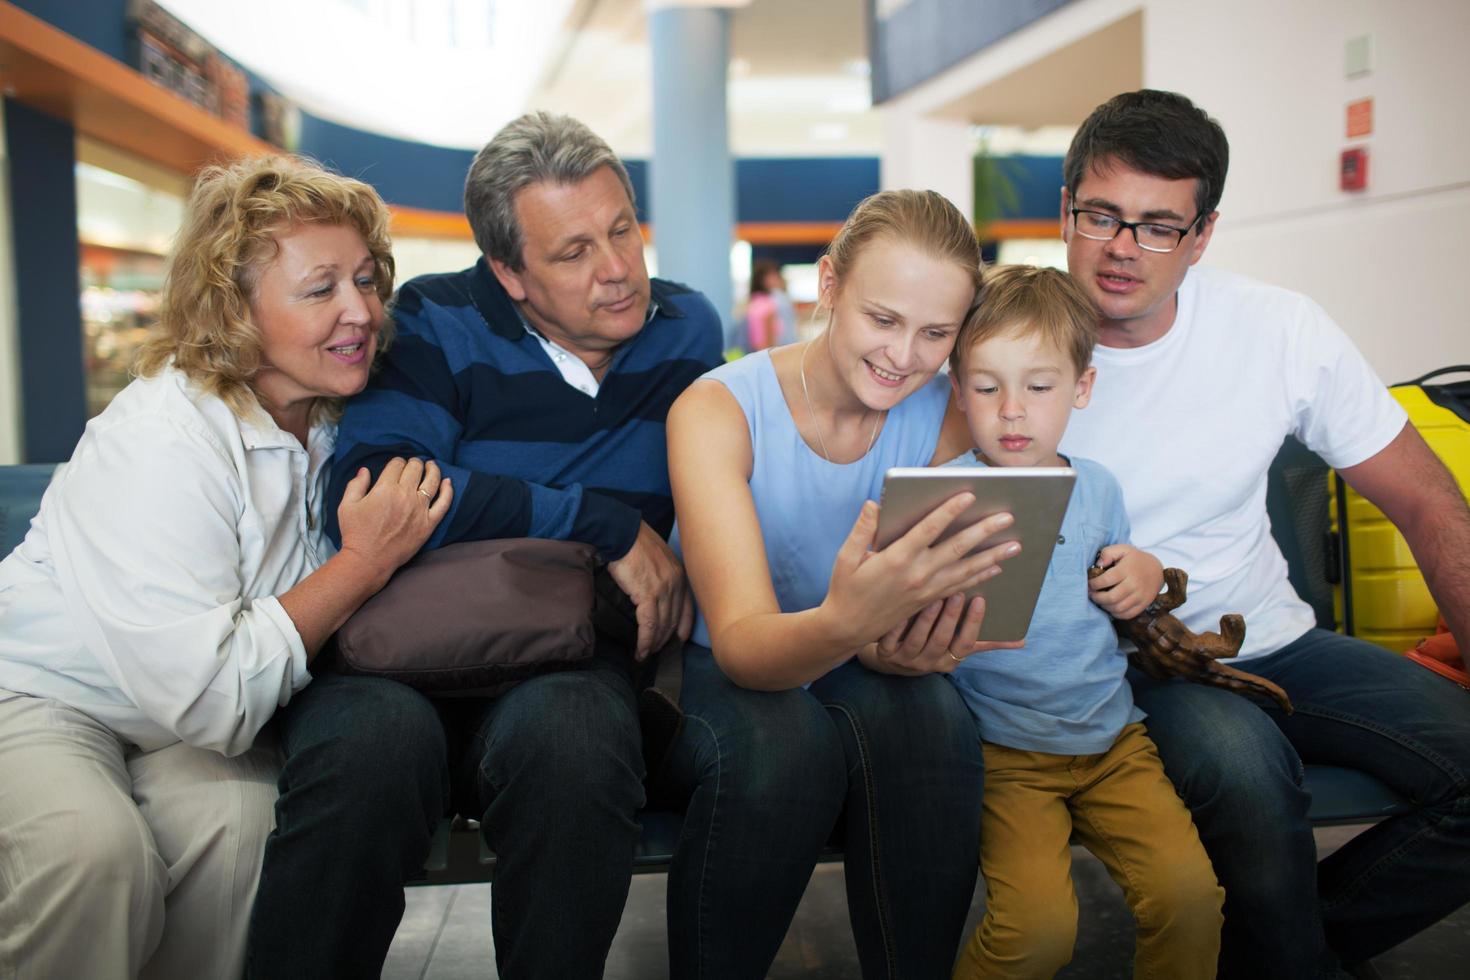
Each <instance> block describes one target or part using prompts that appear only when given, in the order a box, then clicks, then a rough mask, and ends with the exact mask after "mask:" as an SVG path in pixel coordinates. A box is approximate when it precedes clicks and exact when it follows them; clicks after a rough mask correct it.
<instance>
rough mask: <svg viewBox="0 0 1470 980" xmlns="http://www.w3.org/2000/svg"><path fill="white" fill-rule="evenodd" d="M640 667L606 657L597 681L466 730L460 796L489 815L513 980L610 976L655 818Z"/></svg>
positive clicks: (538, 688)
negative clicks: (649, 803)
mask: <svg viewBox="0 0 1470 980" xmlns="http://www.w3.org/2000/svg"><path fill="white" fill-rule="evenodd" d="M628 662H629V661H628V658H627V656H626V655H624V654H621V653H618V654H611V653H609V654H601V653H600V654H599V656H598V658H597V659H596V660H595V661H594V662H593V666H592V667H590V668H588V669H586V670H569V671H565V672H563V673H556V674H545V675H543V676H541V677H536V678H532V679H531V680H528V681H525V682H523V683H521V684H519V685H517V686H516V687H514V688H512V689H511V690H510V692H509V693H507V694H505V695H503V696H501V697H499V698H496V699H495V700H493V701H487V702H478V703H476V704H474V705H473V706H471V707H470V709H469V711H468V718H461V721H468V730H467V731H468V740H467V742H466V746H467V747H466V750H465V752H464V754H463V758H461V759H459V760H457V761H456V763H455V766H454V769H455V783H456V792H457V795H458V796H459V797H460V798H461V799H465V800H467V801H472V802H467V803H466V804H465V808H466V812H472V813H480V814H482V816H481V818H480V819H481V831H482V833H484V835H485V841H486V843H488V844H489V845H490V848H491V849H492V850H493V851H495V854H496V865H495V885H494V887H493V888H492V889H491V892H490V898H491V917H492V919H493V923H494V930H495V962H496V966H497V967H498V968H499V972H500V976H502V977H514V978H516V980H521V978H537V977H544V978H547V980H575V978H578V977H589V978H597V977H601V976H602V968H603V963H604V961H605V960H606V959H607V951H608V948H609V947H610V946H611V945H612V941H613V935H614V934H615V933H616V932H617V930H618V921H619V920H620V919H621V918H622V915H623V905H624V903H625V902H626V901H627V898H628V884H629V882H630V881H631V880H632V877H633V848H634V845H636V844H637V842H638V820H637V813H638V809H639V808H640V807H642V806H643V744H642V739H641V736H640V734H639V729H638V706H637V703H636V699H635V696H634V688H633V680H632V677H631V674H630V671H629V668H628ZM463 707H464V706H455V705H452V704H448V705H447V708H446V710H448V711H455V709H456V708H459V709H460V712H462V711H463ZM455 713H459V712H455ZM455 727H457V726H455ZM470 807H472V809H470Z"/></svg>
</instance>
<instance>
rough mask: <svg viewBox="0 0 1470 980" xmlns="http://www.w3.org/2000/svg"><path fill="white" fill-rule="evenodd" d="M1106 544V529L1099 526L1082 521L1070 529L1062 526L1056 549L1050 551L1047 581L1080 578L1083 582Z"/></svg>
mask: <svg viewBox="0 0 1470 980" xmlns="http://www.w3.org/2000/svg"><path fill="white" fill-rule="evenodd" d="M1107 544H1108V529H1107V528H1106V527H1104V526H1103V525H1101V524H1095V523H1092V522H1090V521H1082V522H1080V523H1078V524H1076V525H1073V526H1071V527H1068V526H1065V525H1064V526H1063V527H1062V531H1061V533H1060V534H1058V535H1057V544H1056V549H1055V550H1054V551H1052V554H1051V563H1050V564H1049V565H1048V566H1047V569H1046V577H1047V579H1048V580H1051V579H1055V578H1072V577H1077V576H1080V577H1081V579H1082V580H1083V581H1084V582H1085V581H1086V580H1087V570H1088V569H1089V568H1091V567H1092V565H1093V563H1094V562H1095V561H1096V560H1097V553H1098V552H1099V551H1101V550H1102V549H1103V547H1104V546H1105V545H1107Z"/></svg>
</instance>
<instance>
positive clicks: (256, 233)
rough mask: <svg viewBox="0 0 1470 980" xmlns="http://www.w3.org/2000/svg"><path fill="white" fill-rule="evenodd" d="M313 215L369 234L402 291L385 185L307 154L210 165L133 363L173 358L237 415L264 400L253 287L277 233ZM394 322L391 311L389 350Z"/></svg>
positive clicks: (377, 270)
mask: <svg viewBox="0 0 1470 980" xmlns="http://www.w3.org/2000/svg"><path fill="white" fill-rule="evenodd" d="M313 222H321V223H323V224H333V225H349V226H351V227H352V228H355V229H356V230H357V232H358V234H360V235H362V240H363V242H364V243H365V244H366V245H367V248H368V252H369V253H371V255H372V257H373V260H374V271H373V280H374V282H375V284H376V290H377V294H378V297H379V298H380V299H381V300H383V302H385V303H386V302H387V301H388V297H389V296H391V295H392V293H393V251H392V242H391V241H390V239H389V237H388V208H387V205H385V204H384V203H383V199H382V198H381V197H379V196H378V192H377V191H375V190H373V189H372V188H371V187H369V186H368V185H367V184H364V183H363V182H362V181H359V180H353V179H351V178H349V177H342V176H339V175H338V174H334V173H330V172H329V171H327V170H325V169H324V168H323V167H322V166H321V165H320V164H318V163H316V162H315V161H313V160H308V159H304V158H302V157H293V156H266V157H255V158H251V159H246V160H239V161H236V162H235V163H232V164H230V165H228V166H213V167H206V168H205V169H204V170H203V171H201V172H200V174H199V177H198V180H197V182H196V183H195V185H194V190H193V192H192V193H191V194H190V195H189V203H188V206H187V207H186V209H185V214H184V223H183V225H182V227H180V229H179V233H178V235H177V236H176V237H175V238H174V242H173V248H172V249H171V251H170V254H169V259H168V273H167V276H166V277H165V279H164V284H163V296H162V299H161V301H160V304H159V311H158V323H157V325H156V326H155V327H154V329H153V333H152V335H151V336H150V337H149V338H148V340H147V341H145V342H144V343H143V345H142V346H141V347H140V348H139V350H138V356H137V358H136V360H135V361H134V364H133V373H134V374H136V375H138V376H139V377H147V376H150V375H154V374H157V373H158V372H159V371H161V370H163V369H164V368H165V367H167V366H168V364H169V361H170V360H172V362H173V365H174V367H176V368H178V369H179V370H180V371H183V372H184V374H185V375H187V376H188V377H189V379H190V380H192V381H194V382H195V383H197V384H199V385H200V386H201V387H203V388H204V390H206V391H208V392H210V393H211V394H213V395H215V396H217V397H218V398H219V399H220V400H222V401H223V402H224V403H225V404H227V405H229V406H230V408H231V409H232V410H233V411H234V412H235V414H236V415H240V416H245V415H246V414H248V413H249V412H251V411H252V410H253V409H254V408H255V406H256V405H257V404H258V402H257V401H256V397H255V392H254V390H253V388H252V386H251V382H252V381H253V379H254V378H255V375H256V373H257V372H258V371H259V370H260V367H261V349H260V331H259V330H258V329H257V327H256V325H255V324H254V323H252V322H251V320H250V297H251V295H252V293H253V292H254V290H255V286H256V284H257V283H258V282H259V280H260V274H261V272H262V271H263V270H264V269H265V267H266V266H267V265H269V264H270V262H271V261H272V260H274V258H275V256H276V252H277V250H278V246H277V245H276V236H277V235H278V234H280V233H281V232H282V231H285V230H286V229H288V228H290V227H291V226H293V225H296V224H303V223H313ZM392 329H393V328H392V320H391V319H389V318H388V317H384V318H383V320H382V327H381V332H380V334H379V338H378V351H379V353H381V352H382V351H383V349H385V348H386V347H387V346H388V342H389V341H390V340H391V339H392Z"/></svg>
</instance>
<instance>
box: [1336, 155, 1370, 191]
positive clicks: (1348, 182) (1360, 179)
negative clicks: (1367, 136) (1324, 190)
mask: <svg viewBox="0 0 1470 980" xmlns="http://www.w3.org/2000/svg"><path fill="white" fill-rule="evenodd" d="M1338 186H1339V187H1341V188H1342V189H1343V190H1345V191H1365V190H1367V189H1368V148H1367V147H1366V146H1355V147H1352V148H1351V149H1347V150H1343V151H1342V170H1341V172H1340V173H1339V175H1338Z"/></svg>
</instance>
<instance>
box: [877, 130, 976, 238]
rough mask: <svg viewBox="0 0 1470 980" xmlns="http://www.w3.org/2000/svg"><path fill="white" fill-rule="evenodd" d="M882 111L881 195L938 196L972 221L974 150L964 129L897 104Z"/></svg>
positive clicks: (973, 204) (973, 211)
mask: <svg viewBox="0 0 1470 980" xmlns="http://www.w3.org/2000/svg"><path fill="white" fill-rule="evenodd" d="M881 111H882V113H883V159H882V175H881V178H880V181H881V183H882V186H883V189H884V190H897V189H901V188H913V189H915V190H932V191H938V192H939V193H941V194H943V195H944V196H945V197H947V198H949V199H950V200H951V201H952V202H954V205H955V207H957V208H959V209H960V213H961V214H964V215H967V216H971V217H973V216H974V213H975V183H974V180H975V179H974V170H973V168H974V163H973V158H974V155H975V148H974V143H973V140H972V139H971V138H970V125H969V123H967V122H963V121H956V120H952V119H944V118H940V117H936V116H926V115H922V114H921V113H919V112H917V111H915V110H913V109H911V108H908V107H906V106H904V105H902V104H901V103H900V104H894V105H886V106H883V107H882V109H881Z"/></svg>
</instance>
